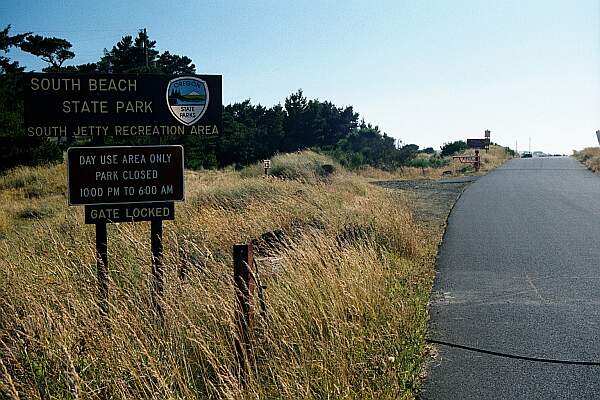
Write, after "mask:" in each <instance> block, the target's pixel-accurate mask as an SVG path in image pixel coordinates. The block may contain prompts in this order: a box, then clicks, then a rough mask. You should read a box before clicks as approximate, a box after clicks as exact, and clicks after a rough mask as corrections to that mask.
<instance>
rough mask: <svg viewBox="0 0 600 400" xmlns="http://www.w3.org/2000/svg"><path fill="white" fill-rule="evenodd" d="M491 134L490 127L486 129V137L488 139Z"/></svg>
mask: <svg viewBox="0 0 600 400" xmlns="http://www.w3.org/2000/svg"><path fill="white" fill-rule="evenodd" d="M490 135H491V132H490V131H489V130H488V129H486V131H485V137H486V138H487V139H489V138H490Z"/></svg>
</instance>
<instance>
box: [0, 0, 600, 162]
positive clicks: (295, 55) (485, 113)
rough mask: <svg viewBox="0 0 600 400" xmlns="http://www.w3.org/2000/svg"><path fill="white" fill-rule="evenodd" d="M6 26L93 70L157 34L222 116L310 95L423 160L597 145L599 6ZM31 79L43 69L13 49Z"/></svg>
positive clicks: (50, 8)
mask: <svg viewBox="0 0 600 400" xmlns="http://www.w3.org/2000/svg"><path fill="white" fill-rule="evenodd" d="M0 24H1V25H6V24H12V31H11V32H12V33H17V32H23V31H34V32H35V33H39V34H42V35H45V36H57V37H62V38H65V39H68V40H69V41H70V42H71V43H72V44H73V50H74V51H75V53H76V55H77V56H76V58H75V59H74V60H73V62H72V63H76V64H79V63H85V62H92V61H97V60H98V58H99V57H100V56H101V55H102V50H103V49H104V48H109V49H110V48H111V47H112V46H113V45H114V44H115V43H116V42H117V41H118V40H119V39H120V38H121V36H123V35H125V34H131V35H135V34H136V33H137V31H138V29H141V28H147V29H148V34H149V36H150V38H151V39H152V40H156V41H157V47H158V49H159V50H161V51H164V50H169V51H170V52H171V53H175V54H180V55H187V56H188V57H190V58H192V59H193V60H194V63H195V64H196V66H197V70H198V73H214V74H222V75H223V87H224V102H225V103H226V104H228V103H231V102H235V101H241V100H244V99H248V98H249V99H251V100H252V102H253V103H260V104H263V105H273V104H276V103H279V102H282V103H283V100H284V99H285V97H286V96H288V95H289V94H290V93H292V92H294V91H296V90H297V89H299V88H302V89H303V91H304V93H305V95H306V96H308V97H309V98H319V99H321V100H330V101H332V102H333V103H335V104H337V105H340V106H344V105H353V106H354V108H355V110H356V111H358V112H359V113H360V114H361V116H363V117H364V118H365V120H367V121H370V122H372V123H374V124H376V125H379V126H380V128H381V129H382V130H383V131H385V132H387V133H388V134H389V135H391V136H393V137H396V138H398V139H401V140H402V141H403V142H404V143H416V144H418V145H420V146H421V147H426V146H433V147H436V148H438V147H439V146H440V145H441V144H442V143H444V142H447V141H453V140H458V139H466V138H468V137H482V136H483V131H484V130H485V129H490V130H491V131H492V140H493V141H496V142H498V143H500V144H503V145H509V146H511V147H513V148H514V146H515V141H518V143H519V149H520V150H523V149H525V148H526V147H527V142H528V138H529V137H531V141H532V149H533V150H536V149H539V150H543V151H547V152H552V153H570V152H571V150H572V149H580V148H583V147H586V146H594V145H598V143H597V140H596V137H595V133H594V132H595V131H596V130H598V129H600V1H598V0H577V1H572V0H571V1H553V0H544V1H541V0H540V1H538V0H521V1H487V0H478V1H475V0H472V1H462V0H446V1H435V0H432V1H416V0H415V1H399V0H396V1H343V2H340V1H326V0H321V1H294V2H287V1H251V2H250V1H248V2H244V1H202V2H198V1H189V0H188V1H175V0H172V1H169V2H167V1H145V2H136V1H128V2H125V1H122V0H121V1H112V0H110V1H94V2H84V1H52V2H50V1H48V2H44V1H14V0H5V1H4V2H2V4H0ZM10 56H11V57H13V58H15V59H17V60H19V61H21V62H22V63H23V64H24V65H26V66H27V67H28V68H29V69H36V70H40V69H41V68H42V67H43V66H44V63H43V62H40V61H39V60H37V59H35V58H33V57H30V56H28V55H26V54H22V53H19V52H18V51H15V50H13V51H12V52H11V53H10Z"/></svg>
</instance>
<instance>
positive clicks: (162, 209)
mask: <svg viewBox="0 0 600 400" xmlns="http://www.w3.org/2000/svg"><path fill="white" fill-rule="evenodd" d="M158 219H160V220H164V219H166V220H174V219H175V203H174V202H172V201H167V202H159V203H131V204H130V203H127V204H103V205H88V206H85V223H86V224H98V223H110V222H138V221H153V220H158Z"/></svg>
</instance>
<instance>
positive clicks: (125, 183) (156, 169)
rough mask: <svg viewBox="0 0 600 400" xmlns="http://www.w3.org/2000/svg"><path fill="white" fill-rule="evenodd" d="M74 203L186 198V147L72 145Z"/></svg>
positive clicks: (69, 166) (70, 183) (70, 171)
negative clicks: (184, 157)
mask: <svg viewBox="0 0 600 400" xmlns="http://www.w3.org/2000/svg"><path fill="white" fill-rule="evenodd" d="M67 174H68V195H69V204H70V205H83V204H118V203H143V202H164V201H182V200H183V199H184V187H183V185H184V182H183V147H181V146H136V147H132V146H112V147H71V148H69V149H68V151H67Z"/></svg>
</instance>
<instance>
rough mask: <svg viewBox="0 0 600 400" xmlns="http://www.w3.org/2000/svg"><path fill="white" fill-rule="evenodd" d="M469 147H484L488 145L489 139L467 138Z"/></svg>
mask: <svg viewBox="0 0 600 400" xmlns="http://www.w3.org/2000/svg"><path fill="white" fill-rule="evenodd" d="M467 146H468V147H469V148H470V149H486V148H488V147H489V146H490V139H467Z"/></svg>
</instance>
